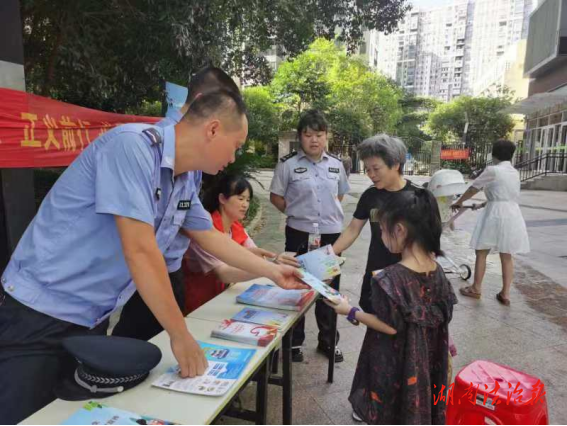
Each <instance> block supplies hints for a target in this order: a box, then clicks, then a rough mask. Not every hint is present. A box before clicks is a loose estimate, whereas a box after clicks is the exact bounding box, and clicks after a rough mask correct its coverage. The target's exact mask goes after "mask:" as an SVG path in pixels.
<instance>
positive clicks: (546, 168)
mask: <svg viewBox="0 0 567 426" xmlns="http://www.w3.org/2000/svg"><path fill="white" fill-rule="evenodd" d="M514 167H515V168H516V170H518V172H520V182H524V181H526V180H529V179H533V178H536V177H538V176H547V175H549V174H567V155H566V154H565V153H562V154H543V155H540V156H538V157H535V158H532V159H531V160H528V161H524V162H522V163H519V164H516V165H515V166H514Z"/></svg>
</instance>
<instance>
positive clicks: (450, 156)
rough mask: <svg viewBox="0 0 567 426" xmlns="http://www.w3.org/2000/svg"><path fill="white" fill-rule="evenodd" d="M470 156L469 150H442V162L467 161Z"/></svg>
mask: <svg viewBox="0 0 567 426" xmlns="http://www.w3.org/2000/svg"><path fill="white" fill-rule="evenodd" d="M469 156H470V151H469V149H468V148H467V149H442V150H441V160H466V159H468V158H469Z"/></svg>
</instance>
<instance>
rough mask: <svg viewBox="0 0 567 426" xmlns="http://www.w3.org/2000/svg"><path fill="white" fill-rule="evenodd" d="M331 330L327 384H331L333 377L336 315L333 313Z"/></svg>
mask: <svg viewBox="0 0 567 426" xmlns="http://www.w3.org/2000/svg"><path fill="white" fill-rule="evenodd" d="M331 330H333V333H332V337H331V347H330V348H329V349H330V350H331V354H330V356H329V367H328V370H327V382H329V383H333V380H334V377H335V348H336V346H337V314H335V313H333V315H332V319H331Z"/></svg>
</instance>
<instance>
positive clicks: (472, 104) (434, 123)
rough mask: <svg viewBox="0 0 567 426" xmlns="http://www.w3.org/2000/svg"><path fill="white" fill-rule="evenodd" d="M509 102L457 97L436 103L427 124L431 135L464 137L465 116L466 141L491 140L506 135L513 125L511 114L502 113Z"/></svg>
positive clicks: (501, 99) (479, 142) (474, 142)
mask: <svg viewBox="0 0 567 426" xmlns="http://www.w3.org/2000/svg"><path fill="white" fill-rule="evenodd" d="M509 105H510V99H509V98H507V97H504V98H500V97H494V98H484V97H477V98H473V97H470V96H459V97H458V98H456V99H454V100H453V101H451V102H449V103H446V104H440V105H438V107H437V108H436V109H435V111H433V113H432V114H431V115H430V116H429V120H428V122H427V125H428V128H429V131H430V133H431V135H432V136H433V137H435V138H438V139H440V140H442V141H452V140H455V139H462V138H463V134H464V131H465V124H466V122H467V119H468V122H469V125H468V129H467V143H468V144H471V145H475V144H482V143H485V142H488V143H492V142H493V141H495V140H496V139H498V138H504V137H506V135H507V134H508V133H509V132H510V131H511V130H512V129H513V127H514V121H513V120H512V118H511V117H510V115H508V114H506V113H503V112H502V109H504V108H506V107H507V106H509Z"/></svg>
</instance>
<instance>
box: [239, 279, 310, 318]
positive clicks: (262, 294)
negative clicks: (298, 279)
mask: <svg viewBox="0 0 567 426" xmlns="http://www.w3.org/2000/svg"><path fill="white" fill-rule="evenodd" d="M313 296H314V292H313V291H312V290H284V289H283V288H279V287H275V286H273V285H265V284H253V285H252V286H250V287H249V288H248V289H247V290H246V291H244V292H243V293H241V294H239V295H238V296H236V301H237V302H238V303H243V304H244V305H255V306H264V307H266V308H275V309H285V310H288V311H300V310H301V309H302V308H303V306H304V305H305V304H306V303H307V302H308V301H309V300H311V299H312V298H313Z"/></svg>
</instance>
